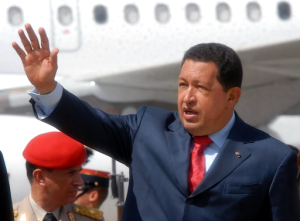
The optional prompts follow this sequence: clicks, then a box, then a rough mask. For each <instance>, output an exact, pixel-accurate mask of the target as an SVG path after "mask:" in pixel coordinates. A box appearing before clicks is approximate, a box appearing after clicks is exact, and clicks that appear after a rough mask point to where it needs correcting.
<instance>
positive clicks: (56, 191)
mask: <svg viewBox="0 0 300 221" xmlns="http://www.w3.org/2000/svg"><path fill="white" fill-rule="evenodd" d="M81 169H82V168H81V165H79V166H76V167H70V168H66V169H54V170H53V171H52V172H48V173H46V174H45V184H46V188H47V197H48V199H49V200H51V202H53V204H60V205H61V206H62V205H66V204H70V203H73V202H74V201H75V199H76V195H77V189H78V187H79V186H82V185H83V180H82V179H81V176H80V173H79V172H80V171H81Z"/></svg>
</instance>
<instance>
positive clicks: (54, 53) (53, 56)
mask: <svg viewBox="0 0 300 221" xmlns="http://www.w3.org/2000/svg"><path fill="white" fill-rule="evenodd" d="M58 52H59V50H58V49H57V48H55V49H53V50H52V51H51V53H50V60H51V62H52V64H57V54H58Z"/></svg>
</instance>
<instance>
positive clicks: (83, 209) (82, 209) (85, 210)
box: [74, 206, 103, 220]
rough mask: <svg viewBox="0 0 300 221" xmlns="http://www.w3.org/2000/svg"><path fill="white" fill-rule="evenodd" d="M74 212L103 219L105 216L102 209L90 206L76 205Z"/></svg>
mask: <svg viewBox="0 0 300 221" xmlns="http://www.w3.org/2000/svg"><path fill="white" fill-rule="evenodd" d="M74 212H75V213H78V214H81V215H83V216H86V217H89V218H92V219H95V220H101V219H102V217H103V212H102V211H100V210H98V209H95V208H92V207H88V206H75V207H74Z"/></svg>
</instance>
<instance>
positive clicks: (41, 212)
mask: <svg viewBox="0 0 300 221" xmlns="http://www.w3.org/2000/svg"><path fill="white" fill-rule="evenodd" d="M29 201H30V204H31V207H32V209H33V211H34V213H35V215H36V218H37V219H38V220H40V221H42V220H43V219H44V217H45V215H46V213H47V212H46V211H45V210H44V209H43V208H41V207H40V206H39V205H37V204H36V202H35V201H34V199H33V198H32V196H31V192H30V194H29ZM59 212H60V207H58V208H56V209H55V210H53V211H52V212H51V213H53V215H54V216H55V218H56V219H57V220H59V219H58V218H59Z"/></svg>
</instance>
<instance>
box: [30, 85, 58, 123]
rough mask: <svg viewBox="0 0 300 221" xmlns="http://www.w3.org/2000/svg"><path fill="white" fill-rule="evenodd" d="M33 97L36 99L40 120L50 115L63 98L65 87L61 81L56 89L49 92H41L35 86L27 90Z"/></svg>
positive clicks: (36, 108)
mask: <svg viewBox="0 0 300 221" xmlns="http://www.w3.org/2000/svg"><path fill="white" fill-rule="evenodd" d="M27 93H28V94H29V95H30V96H31V98H32V99H33V100H34V101H35V106H34V108H35V110H36V113H37V115H38V118H39V119H40V120H42V119H44V118H46V117H48V116H49V115H50V114H51V113H52V111H53V110H54V109H55V108H56V106H57V104H58V102H59V101H60V99H61V96H62V93H63V88H62V86H61V85H60V84H59V83H56V87H55V89H54V90H53V91H52V92H51V93H49V94H43V95H41V94H39V93H38V92H37V90H36V89H35V88H34V89H33V90H32V91H27Z"/></svg>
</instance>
